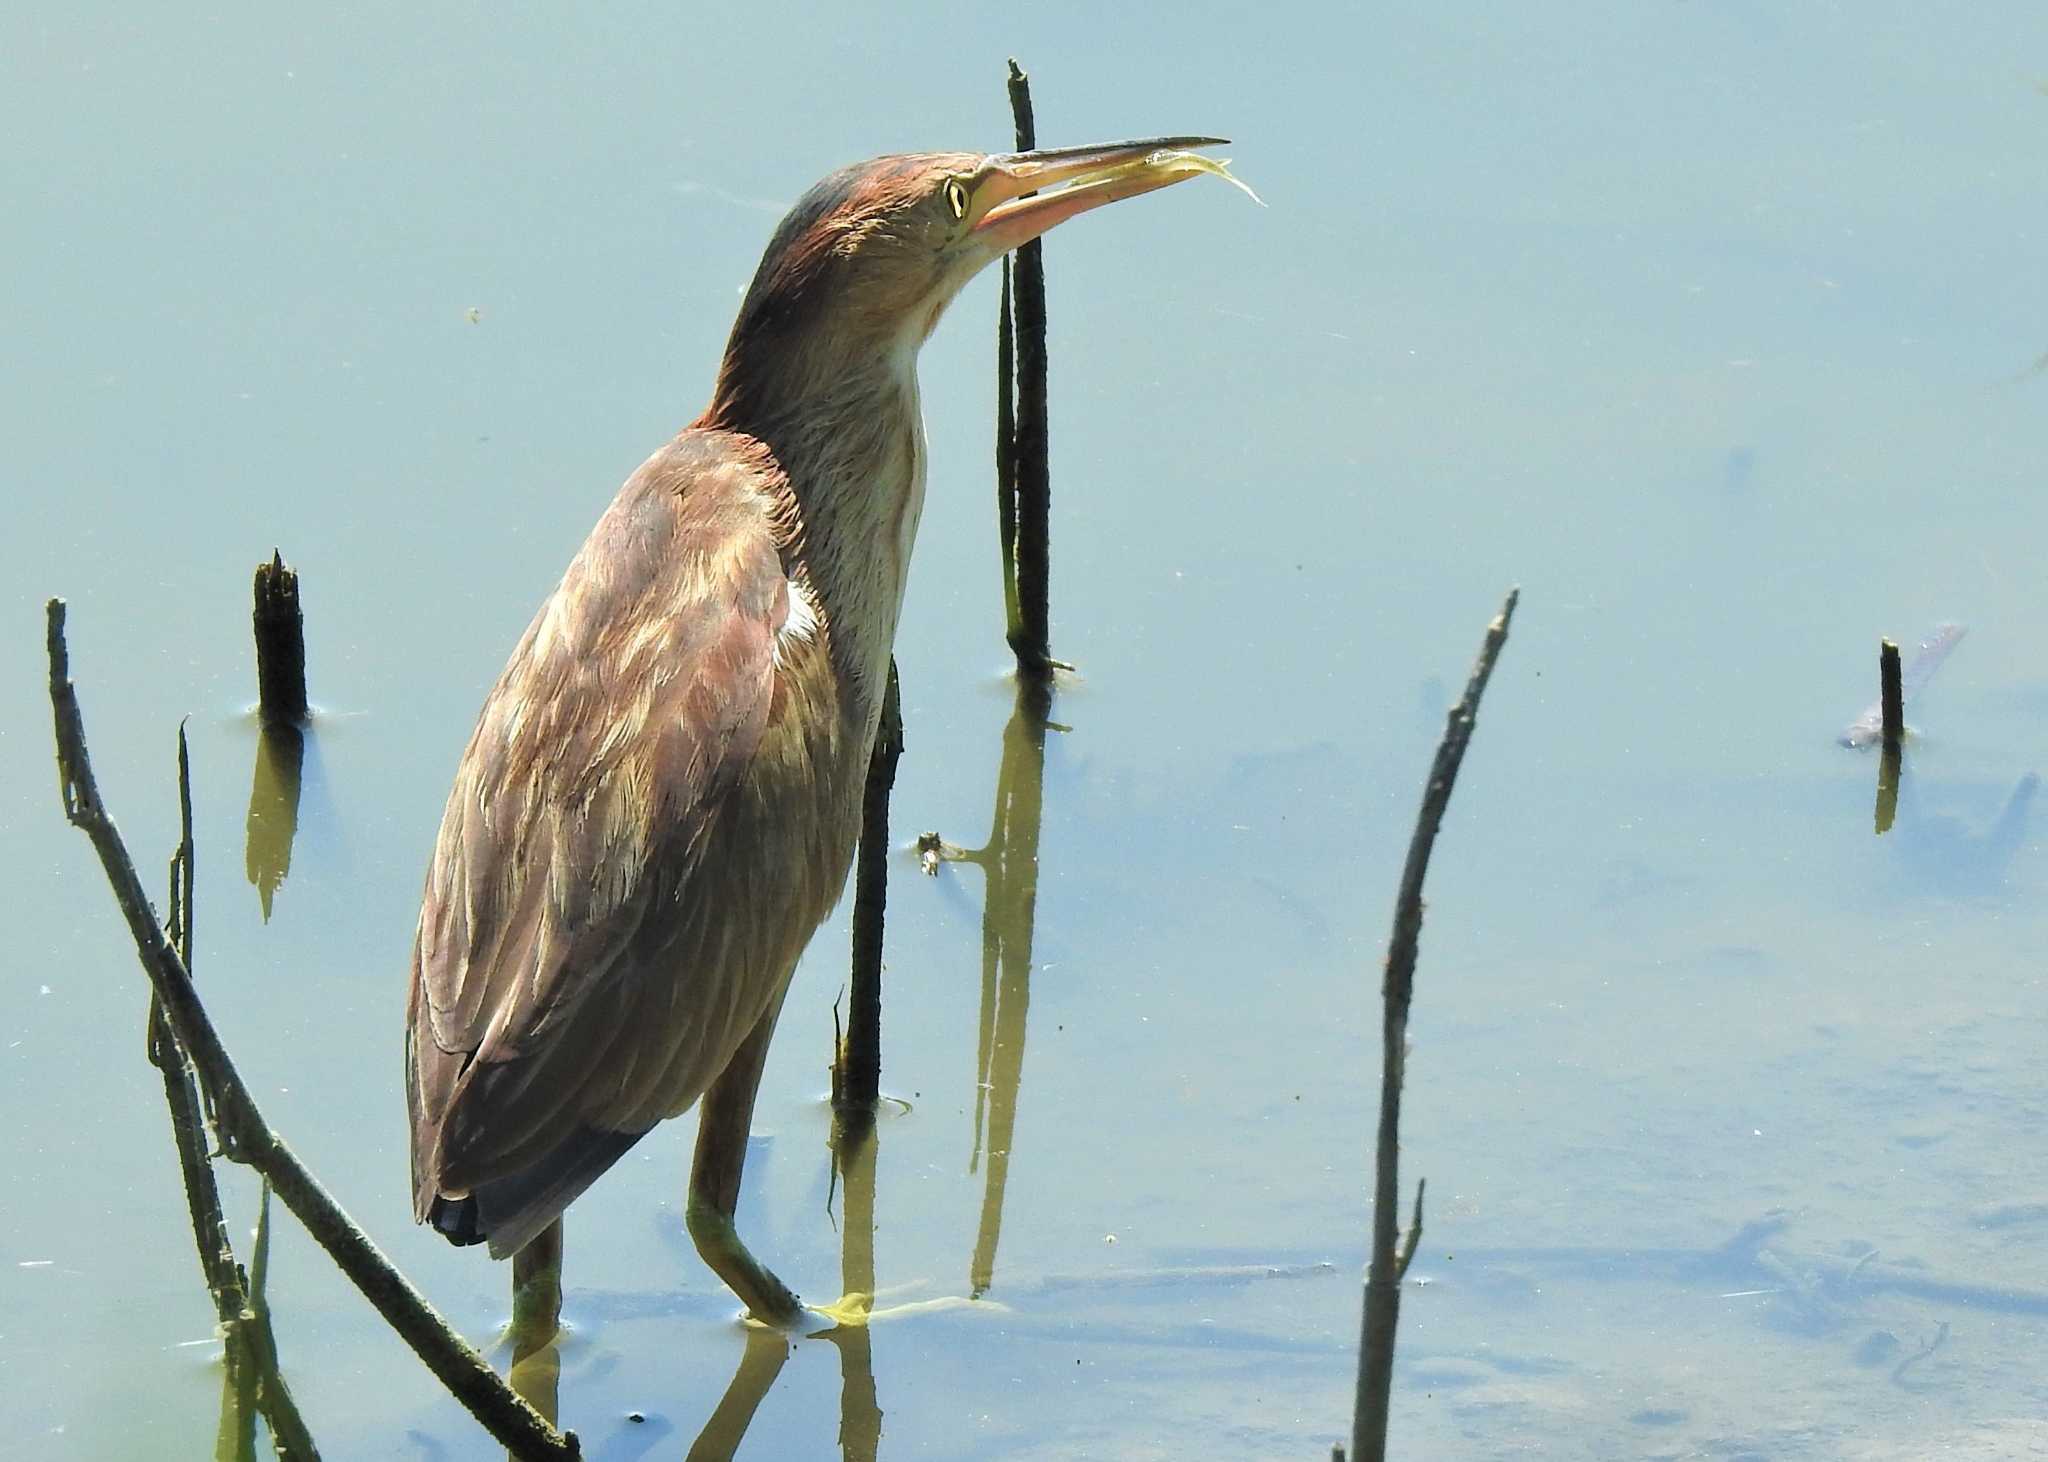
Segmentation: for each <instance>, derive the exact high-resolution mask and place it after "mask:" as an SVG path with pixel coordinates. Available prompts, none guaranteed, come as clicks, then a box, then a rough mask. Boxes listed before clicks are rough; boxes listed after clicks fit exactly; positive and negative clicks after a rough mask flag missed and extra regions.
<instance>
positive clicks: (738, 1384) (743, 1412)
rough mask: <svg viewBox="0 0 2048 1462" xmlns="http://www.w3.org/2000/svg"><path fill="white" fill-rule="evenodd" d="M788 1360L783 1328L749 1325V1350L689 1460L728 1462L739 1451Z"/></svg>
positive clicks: (697, 1461)
mask: <svg viewBox="0 0 2048 1462" xmlns="http://www.w3.org/2000/svg"><path fill="white" fill-rule="evenodd" d="M788 1359H789V1339H788V1337H787V1336H785V1335H784V1334H783V1333H782V1332H781V1331H780V1330H776V1329H772V1328H769V1327H766V1326H752V1327H749V1329H748V1330H747V1349H746V1353H745V1354H743V1355H742V1356H741V1357H740V1368H739V1369H738V1370H737V1371H734V1372H733V1377H732V1384H731V1385H729V1386H727V1387H726V1388H725V1395H723V1396H721V1397H720V1398H719V1400H718V1406H717V1407H716V1409H714V1410H713V1411H712V1413H711V1419H710V1420H709V1421H707V1422H705V1423H704V1430H703V1431H702V1432H700V1433H698V1436H697V1440H696V1442H695V1443H694V1444H693V1445H692V1446H691V1448H690V1452H689V1462H727V1459H729V1458H731V1456H732V1455H733V1454H734V1453H735V1452H737V1451H738V1450H739V1445H740V1442H741V1441H742V1440H744V1439H745V1437H746V1435H747V1427H748V1425H749V1424H750V1423H751V1422H752V1421H753V1420H754V1413H755V1411H757V1410H758V1409H759V1408H760V1405H761V1398H762V1397H764V1396H766V1395H767V1394H768V1388H769V1387H770V1386H772V1385H774V1384H775V1378H776V1377H777V1376H779V1375H781V1374H782V1367H783V1364H784V1363H785V1362H787V1361H788Z"/></svg>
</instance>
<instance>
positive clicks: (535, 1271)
mask: <svg viewBox="0 0 2048 1462" xmlns="http://www.w3.org/2000/svg"><path fill="white" fill-rule="evenodd" d="M509 1333H510V1335H511V1339H512V1363H511V1364H510V1365H509V1366H508V1367H507V1368H506V1372H505V1378H506V1380H508V1381H510V1382H511V1383H512V1389H513V1390H515V1391H517V1392H518V1393H519V1394H520V1395H521V1396H524V1397H525V1398H526V1399H527V1401H528V1402H529V1403H531V1404H532V1406H533V1408H534V1409H535V1410H536V1411H538V1412H539V1413H540V1414H541V1415H542V1416H545V1417H546V1418H547V1419H548V1420H549V1421H553V1420H554V1419H555V1417H556V1416H557V1415H558V1414H559V1412H558V1405H559V1402H560V1397H561V1383H562V1353H561V1348H560V1341H561V1338H562V1221H561V1220H560V1219H559V1218H558V1219H556V1220H555V1221H554V1222H553V1223H551V1224H549V1225H548V1226H547V1227H546V1228H544V1229H542V1230H541V1231H540V1232H539V1233H537V1234H535V1235H534V1236H533V1237H532V1238H531V1239H529V1240H528V1241H527V1244H526V1247H525V1248H523V1249H521V1250H520V1251H519V1252H518V1253H516V1254H514V1255H513V1256H512V1324H511V1327H510V1332H509Z"/></svg>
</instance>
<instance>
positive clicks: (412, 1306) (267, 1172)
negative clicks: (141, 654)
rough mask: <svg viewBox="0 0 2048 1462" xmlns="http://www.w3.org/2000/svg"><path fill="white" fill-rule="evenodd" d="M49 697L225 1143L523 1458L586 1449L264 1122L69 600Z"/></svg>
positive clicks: (131, 919) (97, 831)
mask: <svg viewBox="0 0 2048 1462" xmlns="http://www.w3.org/2000/svg"><path fill="white" fill-rule="evenodd" d="M47 615H48V630H47V647H48V653H49V661H50V706H51V710H52V712H53V714H54V717H55V721H56V740H57V780H58V790H59V794H60V795H61V797H62V798H63V802H64V813H65V816H67V817H68V818H69V819H70V820H71V823H72V825H73V826H75V827H77V828H78V829H79V830H80V831H81V832H83V833H84V834H85V835H86V836H87V837H88V838H89V839H91V841H92V845H93V850H94V851H95V852H97V853H98V854H99V859H100V866H101V868H102V869H103V870H104V871H105V873H106V876H107V882H108V884H109V885H110V886H111V887H112V890H113V894H114V902H115V904H116V905H117V906H119V908H120V910H121V915H122V917H123V918H124V919H125V920H126V921H127V924H128V932H129V935H130V936H131V937H132V938H133V939H134V941H135V953H136V957H137V958H138V959H139V960H140V961H141V962H142V968H143V972H144V973H145V974H146V975H148V976H149V981H150V985H151V986H152V988H153V989H154V990H155V991H156V996H157V999H158V1001H159V1002H160V1003H161V1005H162V1010H163V1016H164V1019H165V1020H166V1021H167V1022H168V1024H169V1025H170V1028H171V1032H172V1034H173V1035H175V1036H176V1037H177V1040H178V1044H179V1045H181V1046H183V1047H184V1049H185V1050H186V1052H187V1053H189V1055H190V1057H191V1060H192V1065H193V1067H194V1069H195V1070H196V1071H197V1073H198V1077H199V1082H200V1085H201V1086H202V1088H203V1089H205V1090H206V1091H207V1092H209V1093H211V1095H212V1098H213V1105H214V1111H215V1115H216V1121H217V1123H218V1133H219V1136H220V1139H221V1149H222V1152H223V1153H224V1154H225V1155H226V1156H228V1157H230V1158H233V1159H234V1160H235V1161H237V1162H246V1163H248V1164H249V1165H250V1166H252V1167H254V1168H255V1169H256V1170H257V1171H258V1172H260V1173H262V1174H263V1176H264V1177H265V1178H267V1179H268V1180H269V1182H270V1185H271V1187H272V1188H273V1189H275V1190H276V1192H277V1196H278V1197H279V1198H281V1199H283V1200H284V1204H285V1207H287V1208H289V1209H290V1210H291V1211H292V1213H293V1215H294V1216H296V1217H297V1218H298V1220H299V1222H300V1223H302V1224H304V1225H305V1227H306V1230H307V1232H309V1233H311V1234H312V1235H313V1237H314V1238H315V1239H316V1240H317V1241H318V1242H319V1244H320V1246H321V1247H322V1248H324V1249H326V1250H327V1253H328V1255H329V1257H331V1258H332V1259H333V1260H334V1262H335V1263H336V1264H338V1265H339V1266H340V1267H341V1270H342V1272H343V1273H344V1274H346V1275H348V1277H349V1278H350V1279H351V1280H353V1281H354V1283H355V1285H356V1288H358V1289H360V1290H361V1291H362V1292H363V1294H364V1296H365V1297H366V1298H367V1299H368V1300H369V1301H370V1303H371V1304H373V1305H375V1306H376V1308H377V1311H378V1313H379V1314H381V1315H383V1317H384V1319H385V1321H386V1322H387V1323H389V1324H390V1326H391V1327H392V1328H393V1329H394V1330H396V1331H397V1332H398V1333H399V1335H400V1336H401V1337H403V1338H404V1340H405V1342H406V1343H407V1344H408V1345H410V1346H411V1347H412V1349H413V1352H414V1353H415V1354H416V1355H418V1356H419V1357H420V1359H421V1360H422V1361H423V1362H425V1363H426V1366H427V1368H428V1369H429V1370H431V1371H432V1372H433V1373H434V1374H435V1375H436V1376H437V1377H439V1378H440V1380H441V1383H442V1384H443V1385H444V1386H446V1387H447V1388H448V1389H449V1391H451V1392H452V1393H453V1394H454V1395H455V1397H456V1399H457V1400H459V1401H461V1402H462V1403H463V1405H464V1406H466V1407H468V1408H469V1410H470V1413H471V1414H472V1415H474V1416H475V1417H476V1418H477V1420H478V1421H480V1422H481V1423H483V1425H484V1427H485V1428H486V1429H487V1430H488V1431H489V1432H490V1433H491V1435H492V1436H493V1437H495V1438H496V1439H497V1440H498V1441H499V1442H500V1443H502V1444H503V1445H504V1446H506V1447H507V1448H509V1449H510V1450H511V1452H512V1453H513V1455H514V1456H517V1457H520V1458H549V1459H552V1458H566V1457H577V1456H580V1455H582V1452H581V1448H580V1447H579V1446H578V1445H577V1442H576V1438H575V1435H574V1433H568V1432H559V1431H557V1430H555V1428H554V1427H553V1426H552V1425H550V1424H549V1423H548V1421H547V1420H546V1419H545V1418H544V1417H542V1416H541V1415H540V1413H538V1412H536V1411H535V1410H534V1409H533V1408H532V1407H530V1406H528V1405H527V1404H526V1403H525V1402H524V1401H522V1400H520V1399H519V1397H518V1396H517V1395H516V1394H514V1393H513V1391H512V1390H511V1389H510V1388H509V1387H508V1386H506V1384H505V1383H504V1381H502V1380H501V1379H499V1377H498V1374H497V1372H495V1371H493V1370H492V1369H491V1367H490V1365H489V1363H488V1362H486V1361H485V1360H484V1358H483V1357H482V1356H481V1355H479V1354H477V1352H476V1350H475V1349H474V1348H473V1347H471V1346H470V1345H469V1343H468V1342H467V1341H465V1340H463V1339H462V1337H461V1336H460V1335H458V1334H456V1333H455V1331H454V1330H453V1329H452V1328H450V1326H449V1325H448V1323H447V1322H446V1321H445V1320H443V1319H442V1318H441V1316H440V1315H439V1314H437V1313H436V1312H435V1310H434V1309H433V1307H432V1306H431V1305H429V1304H428V1303H427V1302H426V1300H425V1299H424V1298H423V1297H422V1296H421V1295H420V1293H419V1291H418V1290H416V1289H414V1288H413V1287H412V1285H411V1283H410V1282H409V1281H407V1279H406V1278H405V1276H404V1275H402V1274H400V1273H399V1272H398V1271H397V1270H396V1269H394V1268H393V1267H392V1265H391V1262H390V1261H389V1260H388V1259H386V1258H385V1257H384V1255H383V1254H382V1253H381V1252H380V1251H379V1250H378V1249H377V1246H376V1245H375V1244H373V1243H371V1242H370V1240H369V1238H368V1237H367V1236H366V1235H365V1234H364V1233H363V1232H362V1230H361V1229H360V1228H358V1227H357V1226H356V1224H355V1221H354V1220H353V1219H351V1218H350V1217H349V1216H348V1215H347V1214H346V1213H345V1212H343V1211H342V1209H341V1206H340V1205H339V1204H337V1203H336V1202H335V1201H334V1199H333V1198H332V1197H330V1196H329V1195H328V1193H327V1191H326V1189H324V1188H322V1187H321V1186H320V1183H319V1181H318V1180H317V1179H316V1178H315V1177H314V1176H313V1175H312V1173H311V1172H309V1171H307V1169H306V1168H305V1166H304V1165H303V1164H301V1163H300V1162H299V1160H298V1158H297V1157H296V1156H294V1155H293V1153H292V1151H291V1149H290V1148H288V1147H287V1146H285V1143H284V1140H283V1139H282V1138H281V1137H279V1136H278V1135H277V1134H276V1133H275V1132H273V1131H271V1130H270V1128H269V1126H268V1125H267V1124H266V1123H265V1122H264V1121H263V1117H262V1114H261V1112H259V1111H258V1110H257V1107H256V1103H255V1100H254V1099H253V1098H252V1097H251V1096H250V1094H249V1089H248V1087H247V1086H246V1085H245V1084H244V1083H243V1081H242V1078H241V1076H240V1074H239V1073H238V1072H237V1071H236V1070H235V1067H234V1063H233V1062H232V1061H231V1060H230V1059H229V1058H228V1053H227V1049H226V1047H225V1046H223V1045H222V1044H221V1040H220V1035H219V1033H218V1032H217V1031H216V1030H215V1029H214V1026H213V1021H212V1019H211V1018H210V1017H209V1016H208V1015H207V1013H206V1007H205V1006H204V1005H203V1004H202V1003H201V1002H200V999H199V993H198V991H197V990H196V989H194V988H193V985H192V977H191V975H190V974H189V973H188V972H187V971H186V968H185V962H184V961H183V960H182V959H181V958H179V956H178V952H177V950H175V949H173V948H172V947H171V945H170V942H169V941H168V940H167V939H166V938H165V937H164V930H163V926H162V925H161V924H159V923H158V922H157V918H156V914H155V912H154V911H153V910H152V909H151V908H150V906H149V898H148V896H147V895H146V894H145V893H144V892H143V888H142V881H141V879H140V878H138V877H137V876H136V873H135V864H134V861H133V860H132V859H131V858H130V857H129V856H128V850H127V848H126V846H125V845H124V844H123V843H122V841H121V835H120V832H119V831H118V830H117V829H116V828H115V826H114V820H113V818H112V817H111V816H109V815H108V813H107V810H106V808H105V805H104V804H103V803H102V802H101V801H100V794H99V786H98V783H97V782H96V781H95V780H94V777H93V771H92V761H91V758H90V757H89V756H88V754H87V752H86V744H85V723H84V718H83V717H82V715H81V714H80V712H79V708H78V695H77V692H76V690H75V689H74V687H73V686H72V684H71V665H70V654H69V652H68V650H67V649H66V647H65V643H64V601H63V600H61V599H52V600H51V601H49V604H48V606H47Z"/></svg>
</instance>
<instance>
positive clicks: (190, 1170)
mask: <svg viewBox="0 0 2048 1462" xmlns="http://www.w3.org/2000/svg"><path fill="white" fill-rule="evenodd" d="M178 814H179V815H178V824H179V836H178V850H177V851H176V852H175V853H173V854H172V855H171V900H170V920H169V923H170V932H169V934H168V936H167V937H168V938H170V939H171V940H173V941H174V942H175V943H176V946H177V950H178V955H179V957H180V959H182V960H183V961H185V964H186V968H187V969H189V968H191V951H192V888H193V871H192V870H193V845H192V759H191V754H190V751H189V750H188V748H187V746H186V742H185V728H184V727H183V726H182V725H181V726H179V727H178ZM149 1059H150V1061H151V1063H152V1064H153V1065H155V1066H156V1068H157V1070H158V1071H159V1072H161V1073H162V1075H163V1082H164V1105H165V1106H166V1107H168V1108H169V1109H170V1114H171V1141H172V1145H173V1147H174V1148H175V1149H176V1151H177V1154H178V1173H179V1176H180V1177H181V1178H182V1179H183V1181H184V1185H185V1207H186V1210H187V1211H188V1212H189V1213H190V1214H191V1217H192V1239H193V1242H194V1243H195V1244H196V1245H197V1246H198V1250H199V1268H200V1272H201V1274H202V1275H204V1277H205V1279H206V1288H207V1291H208V1292H209V1293H210V1294H211V1295H212V1296H213V1306H214V1312H215V1314H216V1315H217V1316H218V1317H219V1319H220V1323H221V1324H222V1325H224V1326H226V1325H233V1324H235V1323H236V1322H237V1321H239V1320H240V1319H241V1317H242V1313H243V1311H244V1310H246V1309H247V1308H248V1296H247V1292H246V1288H245V1285H244V1281H243V1277H242V1272H241V1267H240V1266H239V1265H238V1264H236V1262H235V1252H234V1247H233V1245H232V1244H231V1243H230V1241H229V1239H228V1224H227V1216H226V1213H225V1211H224V1210H223V1209H222V1207H221V1201H220V1189H219V1187H218V1186H217V1185H216V1184H215V1182H214V1179H213V1165H212V1163H211V1161H210V1160H209V1158H208V1148H207V1141H206V1124H205V1120H204V1118H203V1116H202V1114H201V1111H200V1104H199V1093H198V1091H197V1089H196V1088H195V1086H194V1084H193V1079H192V1068H191V1063H189V1062H188V1061H187V1060H186V1059H185V1052H184V1050H183V1048H181V1047H180V1046H179V1045H178V1042H177V1039H176V1037H175V1036H174V1035H173V1034H172V1032H171V1027H170V1023H169V1021H168V1020H166V1019H165V1016H164V1010H163V1003H162V1001H161V1000H159V999H158V998H157V997H156V996H155V995H154V994H152V995H151V996H150V1001H149Z"/></svg>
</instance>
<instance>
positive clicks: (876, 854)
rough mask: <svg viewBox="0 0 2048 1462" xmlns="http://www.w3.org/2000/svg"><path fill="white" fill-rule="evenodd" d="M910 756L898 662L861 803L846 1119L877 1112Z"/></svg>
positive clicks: (838, 1096) (842, 1059) (844, 1071)
mask: <svg viewBox="0 0 2048 1462" xmlns="http://www.w3.org/2000/svg"><path fill="white" fill-rule="evenodd" d="M902 756H903V694H902V691H901V689H900V688H899V686H898V684H897V679H896V661H895V659H894V658H893V657H892V658H891V659H890V661H889V684H888V688H887V689H886V690H885V691H884V692H883V695H882V720H881V725H880V726H879V727H878V728H877V730H876V732H875V747H874V751H873V752H872V753H871V754H870V756H869V758H868V777H867V787H866V790H865V792H864V793H863V797H862V802H861V820H860V853H859V864H858V871H857V872H856V873H855V874H854V890H853V993H852V995H851V997H850V998H849V1000H848V1002H847V1009H846V1040H845V1042H844V1043H843V1044H841V1045H839V1046H837V1047H835V1053H836V1055H837V1057H838V1061H837V1065H838V1071H837V1072H836V1073H835V1076H834V1080H833V1082H832V1102H833V1105H834V1106H835V1107H836V1108H838V1110H839V1111H840V1113H841V1115H842V1116H845V1115H846V1114H848V1113H850V1112H853V1111H872V1110H873V1108H874V1105H875V1101H876V1099H877V1098H878V1097H879V1096H880V1095H881V1087H882V922H883V917H884V910H885V908H886V906H887V903H888V898H889V793H890V791H891V789H893V788H894V787H895V785H896V763H897V762H898V761H899V760H900V759H901V758H902Z"/></svg>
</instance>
